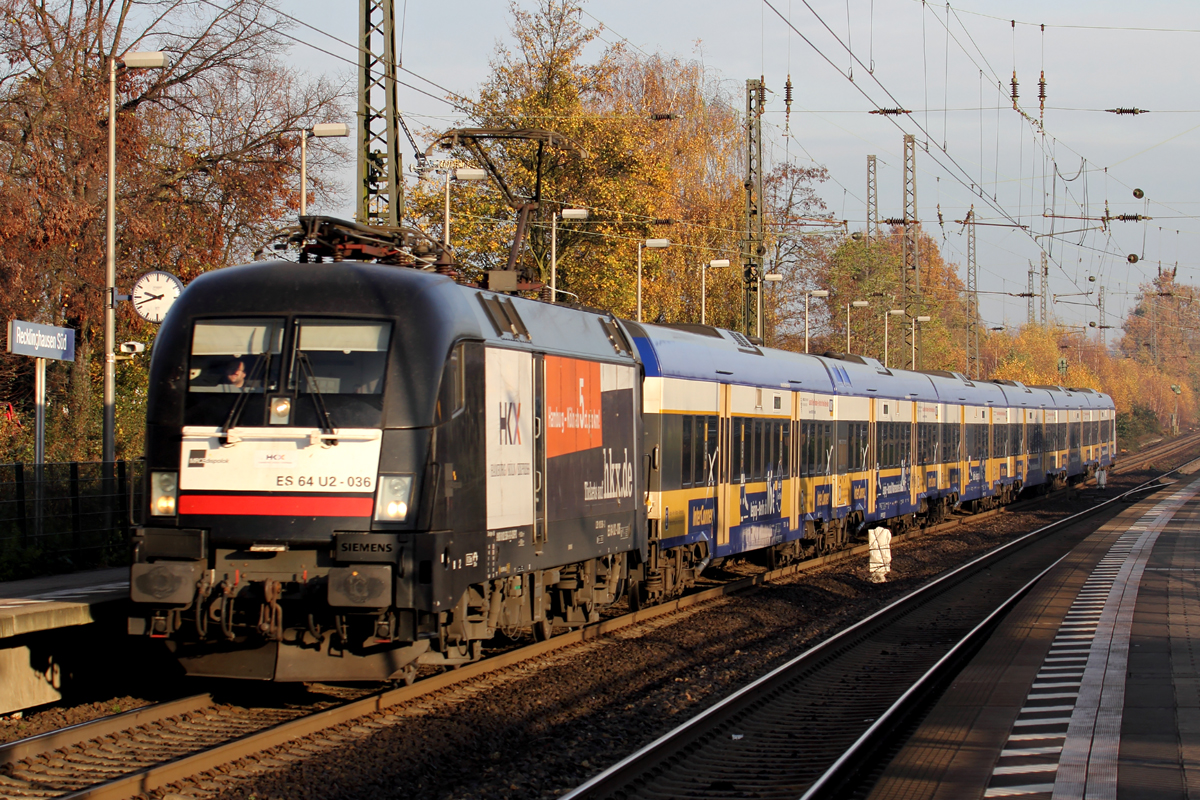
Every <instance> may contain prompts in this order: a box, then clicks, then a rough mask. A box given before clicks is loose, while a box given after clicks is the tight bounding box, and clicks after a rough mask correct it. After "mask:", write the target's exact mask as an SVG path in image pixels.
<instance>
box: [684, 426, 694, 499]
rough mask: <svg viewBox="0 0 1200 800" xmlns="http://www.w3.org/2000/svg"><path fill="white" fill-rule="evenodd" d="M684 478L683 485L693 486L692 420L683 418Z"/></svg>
mask: <svg viewBox="0 0 1200 800" xmlns="http://www.w3.org/2000/svg"><path fill="white" fill-rule="evenodd" d="M682 452H683V459H682V462H683V477H682V482H683V483H682V485H683V486H685V487H686V486H691V485H692V418H691V417H684V418H683V445H682Z"/></svg>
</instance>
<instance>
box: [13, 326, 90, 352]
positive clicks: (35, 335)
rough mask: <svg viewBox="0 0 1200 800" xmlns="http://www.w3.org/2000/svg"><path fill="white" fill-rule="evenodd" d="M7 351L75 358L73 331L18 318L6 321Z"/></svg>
mask: <svg viewBox="0 0 1200 800" xmlns="http://www.w3.org/2000/svg"><path fill="white" fill-rule="evenodd" d="M8 352H10V353H15V354H16V355H19V356H33V357H34V358H50V359H54V360H55V361H74V360H75V331H74V330H72V329H71V328H56V327H54V326H53V325H39V324H38V323H36V322H22V321H21V320H19V319H14V320H10V321H9V323H8Z"/></svg>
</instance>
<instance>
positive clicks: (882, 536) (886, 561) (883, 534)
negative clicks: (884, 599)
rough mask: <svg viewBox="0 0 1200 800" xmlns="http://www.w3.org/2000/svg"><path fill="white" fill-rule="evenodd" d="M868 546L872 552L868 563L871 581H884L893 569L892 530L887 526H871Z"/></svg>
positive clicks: (868, 533)
mask: <svg viewBox="0 0 1200 800" xmlns="http://www.w3.org/2000/svg"><path fill="white" fill-rule="evenodd" d="M867 547H868V548H869V549H870V552H871V554H870V559H869V561H868V563H867V568H868V570H869V571H870V573H871V583H883V582H884V581H885V580H887V574H888V573H889V572H891V571H892V532H891V531H890V530H888V529H887V528H871V530H869V531H867Z"/></svg>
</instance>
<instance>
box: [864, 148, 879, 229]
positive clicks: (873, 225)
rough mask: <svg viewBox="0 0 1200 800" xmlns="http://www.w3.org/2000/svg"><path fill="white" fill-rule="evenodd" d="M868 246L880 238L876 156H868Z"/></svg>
mask: <svg viewBox="0 0 1200 800" xmlns="http://www.w3.org/2000/svg"><path fill="white" fill-rule="evenodd" d="M866 238H867V244H868V245H869V244H870V243H871V240H872V239H878V238H879V184H878V183H877V182H876V178H875V156H871V155H869V156H867V237H866Z"/></svg>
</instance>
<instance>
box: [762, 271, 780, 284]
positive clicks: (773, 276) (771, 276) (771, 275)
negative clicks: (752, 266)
mask: <svg viewBox="0 0 1200 800" xmlns="http://www.w3.org/2000/svg"><path fill="white" fill-rule="evenodd" d="M763 280H764V281H770V282H771V283H778V282H779V281H781V280H783V276H782V275H780V274H779V273H778V272H768V273H767V274H766V275H763Z"/></svg>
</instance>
